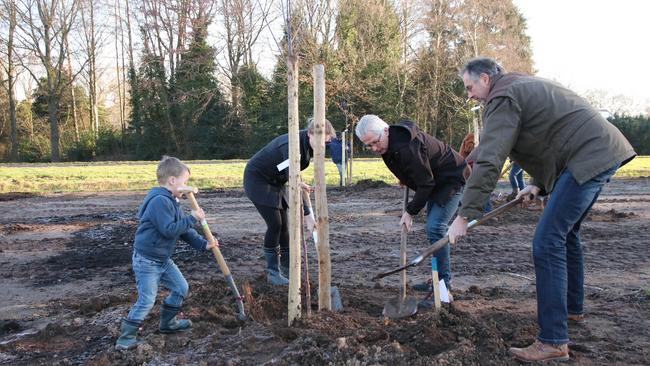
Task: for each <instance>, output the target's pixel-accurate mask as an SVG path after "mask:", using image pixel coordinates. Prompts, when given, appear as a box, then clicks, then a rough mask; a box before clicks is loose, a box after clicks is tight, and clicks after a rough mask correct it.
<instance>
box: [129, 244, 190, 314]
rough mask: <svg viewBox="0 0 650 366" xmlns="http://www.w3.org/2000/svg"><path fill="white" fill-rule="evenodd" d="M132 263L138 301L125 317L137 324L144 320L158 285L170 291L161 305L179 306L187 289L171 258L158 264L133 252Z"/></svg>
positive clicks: (152, 302)
mask: <svg viewBox="0 0 650 366" xmlns="http://www.w3.org/2000/svg"><path fill="white" fill-rule="evenodd" d="M132 262H133V272H134V273H135V283H136V287H137V289H138V300H137V301H136V303H135V305H133V307H132V308H131V311H129V315H128V317H127V318H128V319H129V320H133V321H138V322H140V321H143V320H144V318H145V317H146V316H147V314H149V311H150V310H151V308H153V305H154V303H155V302H156V294H157V293H158V284H160V283H162V284H163V286H165V287H166V288H167V289H169V291H170V293H169V295H168V296H167V297H166V298H165V300H164V301H163V303H164V304H165V305H169V306H173V307H180V306H181V304H182V303H183V299H184V298H185V296H187V291H188V290H189V287H188V285H187V281H186V280H185V278H184V277H183V274H182V273H181V271H179V270H178V267H176V264H174V261H172V260H171V258H170V259H167V261H166V262H159V261H154V260H151V259H147V258H145V257H143V256H141V255H140V254H138V253H137V252H135V251H134V252H133V259H132Z"/></svg>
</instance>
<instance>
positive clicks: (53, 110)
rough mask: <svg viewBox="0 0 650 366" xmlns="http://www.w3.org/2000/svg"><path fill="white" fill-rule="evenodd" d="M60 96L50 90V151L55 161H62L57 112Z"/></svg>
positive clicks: (52, 159) (48, 105) (48, 104)
mask: <svg viewBox="0 0 650 366" xmlns="http://www.w3.org/2000/svg"><path fill="white" fill-rule="evenodd" d="M58 105H59V98H58V97H57V96H56V95H53V92H50V95H48V97H47V114H48V119H49V121H50V151H51V152H52V156H51V161H52V162H53V163H56V162H59V161H61V157H60V154H59V121H58V119H57V113H58V111H59V108H58Z"/></svg>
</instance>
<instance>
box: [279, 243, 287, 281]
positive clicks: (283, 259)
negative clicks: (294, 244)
mask: <svg viewBox="0 0 650 366" xmlns="http://www.w3.org/2000/svg"><path fill="white" fill-rule="evenodd" d="M280 273H281V274H282V275H283V276H284V277H286V278H289V247H288V246H287V247H286V248H283V247H280Z"/></svg>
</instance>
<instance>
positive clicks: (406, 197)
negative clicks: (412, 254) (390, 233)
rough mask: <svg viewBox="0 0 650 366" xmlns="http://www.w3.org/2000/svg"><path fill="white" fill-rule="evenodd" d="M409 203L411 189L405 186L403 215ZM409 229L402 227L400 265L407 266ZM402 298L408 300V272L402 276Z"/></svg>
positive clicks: (404, 272) (403, 272)
mask: <svg viewBox="0 0 650 366" xmlns="http://www.w3.org/2000/svg"><path fill="white" fill-rule="evenodd" d="M408 203H409V188H408V187H407V186H404V203H403V205H402V215H404V212H406V206H407V205H408ZM408 233H409V232H408V229H407V228H406V224H403V225H402V232H401V235H400V246H399V265H400V266H403V265H406V240H407V238H408ZM400 277H401V278H400V297H401V299H402V300H404V299H406V271H402V273H401V276H400Z"/></svg>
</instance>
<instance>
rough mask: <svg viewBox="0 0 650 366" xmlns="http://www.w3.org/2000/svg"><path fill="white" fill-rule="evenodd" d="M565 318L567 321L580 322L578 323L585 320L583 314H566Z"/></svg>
mask: <svg viewBox="0 0 650 366" xmlns="http://www.w3.org/2000/svg"><path fill="white" fill-rule="evenodd" d="M566 319H567V320H568V321H569V323H574V324H576V323H577V324H580V323H582V322H584V321H585V315H584V314H568V315H567V317H566Z"/></svg>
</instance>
